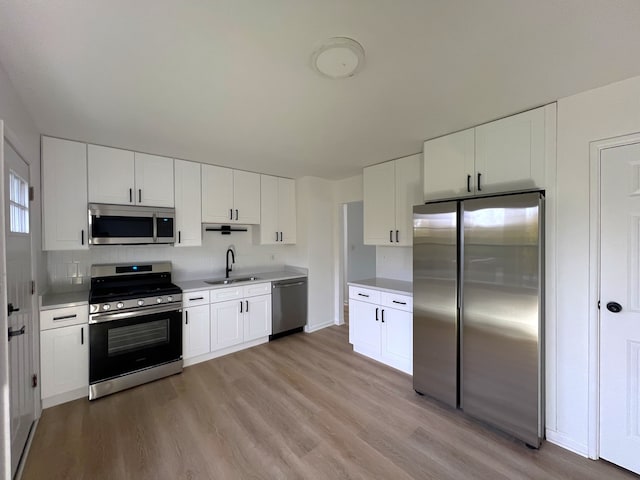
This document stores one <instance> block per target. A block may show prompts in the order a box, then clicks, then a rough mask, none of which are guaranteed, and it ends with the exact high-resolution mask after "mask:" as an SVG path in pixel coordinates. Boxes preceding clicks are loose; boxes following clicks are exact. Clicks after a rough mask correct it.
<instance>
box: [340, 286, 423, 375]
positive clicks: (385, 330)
mask: <svg viewBox="0 0 640 480" xmlns="http://www.w3.org/2000/svg"><path fill="white" fill-rule="evenodd" d="M412 300H413V299H412V297H410V296H407V295H398V294H394V293H390V292H380V291H377V290H368V289H363V288H360V287H349V342H351V343H352V344H353V350H354V351H355V352H357V353H360V354H362V355H366V356H368V357H371V358H373V359H375V360H378V361H380V362H382V363H385V364H387V365H389V366H391V367H394V368H397V369H398V370H402V371H403V372H405V373H408V374H410V375H411V374H413V302H412Z"/></svg>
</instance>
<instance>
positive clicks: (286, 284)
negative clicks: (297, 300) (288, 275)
mask: <svg viewBox="0 0 640 480" xmlns="http://www.w3.org/2000/svg"><path fill="white" fill-rule="evenodd" d="M306 283H307V282H296V283H281V284H277V283H274V284H273V288H284V287H296V286H298V285H305V284H306Z"/></svg>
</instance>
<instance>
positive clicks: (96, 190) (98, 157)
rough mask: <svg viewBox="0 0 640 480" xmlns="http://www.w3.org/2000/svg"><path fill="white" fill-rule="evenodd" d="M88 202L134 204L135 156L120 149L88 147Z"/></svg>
mask: <svg viewBox="0 0 640 480" xmlns="http://www.w3.org/2000/svg"><path fill="white" fill-rule="evenodd" d="M87 158H88V166H89V202H91V203H115V204H120V205H126V204H129V205H134V204H135V197H134V189H135V184H134V175H135V168H134V163H135V155H134V153H133V152H130V151H129V150H121V149H119V148H110V147H100V146H98V145H88V146H87Z"/></svg>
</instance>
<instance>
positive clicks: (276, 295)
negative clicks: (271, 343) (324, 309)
mask: <svg viewBox="0 0 640 480" xmlns="http://www.w3.org/2000/svg"><path fill="white" fill-rule="evenodd" d="M271 315H272V329H271V335H269V340H274V339H276V338H279V337H282V336H284V335H288V334H290V333H296V332H301V331H302V329H303V327H304V326H305V325H306V324H307V277H298V278H289V279H287V280H280V281H278V282H273V283H272V284H271Z"/></svg>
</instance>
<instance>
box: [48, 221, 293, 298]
mask: <svg viewBox="0 0 640 480" xmlns="http://www.w3.org/2000/svg"><path fill="white" fill-rule="evenodd" d="M251 228H252V227H248V231H247V232H236V233H232V234H231V235H221V234H220V233H219V232H203V235H202V246H200V247H170V246H161V245H131V246H95V247H91V248H89V250H74V251H64V252H62V251H56V252H46V257H47V277H48V278H47V280H48V284H49V288H50V289H52V290H56V291H66V290H74V289H88V288H89V284H90V277H91V265H92V264H99V263H129V262H148V261H158V260H163V261H165V260H169V261H171V263H172V266H173V279H174V280H176V281H180V280H190V279H201V278H211V277H220V276H224V274H225V262H226V260H225V252H226V251H227V248H228V247H230V246H231V247H232V248H234V250H235V258H236V263H235V264H234V265H233V273H232V275H233V274H243V273H253V272H266V271H271V270H279V269H281V268H282V267H283V266H284V265H285V264H288V263H289V262H288V260H289V258H291V257H293V256H294V253H295V246H294V245H254V243H253V237H252V233H251Z"/></svg>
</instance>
